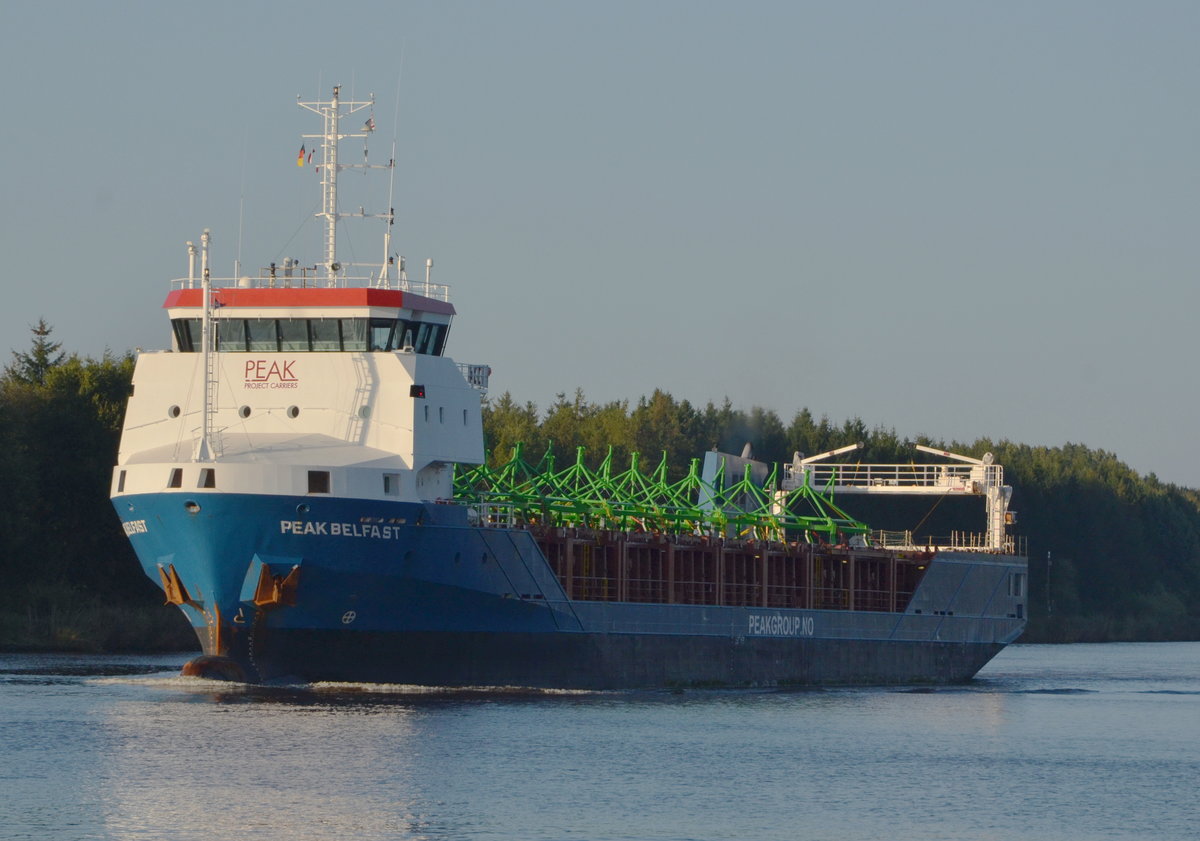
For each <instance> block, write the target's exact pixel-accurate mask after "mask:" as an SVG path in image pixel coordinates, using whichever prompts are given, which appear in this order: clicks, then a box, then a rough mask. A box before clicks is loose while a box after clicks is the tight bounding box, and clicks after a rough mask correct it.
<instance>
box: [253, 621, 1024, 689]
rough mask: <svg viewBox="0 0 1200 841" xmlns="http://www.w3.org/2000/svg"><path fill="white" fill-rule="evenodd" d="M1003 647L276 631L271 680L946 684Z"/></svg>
mask: <svg viewBox="0 0 1200 841" xmlns="http://www.w3.org/2000/svg"><path fill="white" fill-rule="evenodd" d="M1001 648H1003V645H1001V644H998V643H942V642H916V641H888V640H867V639H864V640H853V639H840V640H830V639H754V640H737V639H732V638H720V637H689V636H681V635H670V634H621V633H586V632H585V633H565V632H564V633H553V634H546V633H540V634H539V633H492V632H447V631H440V632H427V631H426V632H422V631H410V632H399V633H390V634H389V633H373V632H365V633H346V632H337V631H317V630H292V631H284V632H278V633H275V634H273V635H272V640H271V642H270V643H268V645H267V650H268V652H269V653H268V654H267V659H268V661H269V663H270V666H271V668H272V669H273V670H274V671H275V679H276V680H284V681H302V682H312V681H318V680H327V681H350V682H358V681H363V682H372V683H389V684H403V685H421V686H460V687H461V686H480V687H486V686H520V687H526V686H528V687H544V688H560V689H590V690H603V689H636V688H686V687H696V688H703V687H782V686H847V685H896V684H948V683H962V682H965V681H968V680H970V679H971V678H972V677H974V676H975V674H976V673H977V672H978V671H979V669H980V668H982V667H983V665H984V664H986V663H987V662H988V661H989V660H990V659H992V657H994V656H995V655H996V653H997V652H999V651H1000V649H1001Z"/></svg>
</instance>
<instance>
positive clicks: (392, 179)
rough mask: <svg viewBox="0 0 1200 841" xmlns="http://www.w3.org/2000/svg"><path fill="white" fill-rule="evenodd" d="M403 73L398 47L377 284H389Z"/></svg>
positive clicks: (383, 285)
mask: <svg viewBox="0 0 1200 841" xmlns="http://www.w3.org/2000/svg"><path fill="white" fill-rule="evenodd" d="M403 74H404V48H403V47H401V49H400V73H398V74H397V75H396V110H395V112H394V116H393V118H392V157H391V159H390V160H388V168H389V169H391V173H389V175H388V212H387V215H386V218H387V225H386V227H385V228H384V231H383V265H382V266H380V267H379V284H378V285H379V286H382V287H387V286H391V265H392V226H393V225H395V224H396V204H395V201H394V200H393V197H394V195H395V192H396V138H397V137H398V136H399V134H400V80H401V78H402V77H403Z"/></svg>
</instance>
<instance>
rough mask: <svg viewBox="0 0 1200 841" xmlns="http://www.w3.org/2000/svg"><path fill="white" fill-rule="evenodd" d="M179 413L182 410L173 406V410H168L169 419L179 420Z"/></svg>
mask: <svg viewBox="0 0 1200 841" xmlns="http://www.w3.org/2000/svg"><path fill="white" fill-rule="evenodd" d="M179 412H180V409H179V407H178V406H172V407H171V408H169V409H167V417H169V418H177V417H179Z"/></svg>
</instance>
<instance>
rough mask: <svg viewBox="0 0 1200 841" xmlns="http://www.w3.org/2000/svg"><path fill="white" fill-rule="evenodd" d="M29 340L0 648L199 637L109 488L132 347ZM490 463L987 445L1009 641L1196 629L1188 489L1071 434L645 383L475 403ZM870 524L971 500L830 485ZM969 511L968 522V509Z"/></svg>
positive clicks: (915, 522) (963, 524)
mask: <svg viewBox="0 0 1200 841" xmlns="http://www.w3.org/2000/svg"><path fill="white" fill-rule="evenodd" d="M31 329H32V333H33V341H32V344H31V347H30V349H29V350H28V351H27V352H15V351H14V352H13V359H12V361H11V362H10V363H9V364H8V365H7V366H6V367H5V369H4V371H3V373H2V374H0V441H3V442H4V447H3V448H0V470H2V471H3V475H4V476H5V477H7V479H6V482H5V483H3V485H0V580H3V581H4V582H5V586H4V588H2V589H0V652H5V651H6V652H14V651H45V652H49V651H59V652H90V651H94V652H117V651H130V652H133V651H137V652H152V651H192V650H194V651H198V650H199V645H198V643H197V641H196V638H195V635H194V633H193V632H192V630H191V628H190V627H189V626H188V624H187V622H186V620H185V619H184V617H183V614H182V613H181V612H180V611H179V610H178V609H177V608H175V607H169V606H164V605H163V599H162V594H161V592H160V591H159V589H158V587H157V586H155V585H154V584H153V583H152V582H151V581H150V580H149V579H148V578H146V577H145V576H144V575H143V574H142V571H141V567H140V566H139V564H138V562H137V560H136V558H135V556H134V554H133V550H132V548H131V547H130V545H129V541H128V540H127V538H126V537H125V535H124V533H123V532H122V530H121V528H120V525H119V521H118V520H117V517H116V515H115V512H114V511H113V509H112V505H111V503H110V502H109V499H108V495H109V483H110V481H111V476H112V467H113V464H114V463H115V461H116V455H117V448H118V441H119V437H120V428H121V421H122V417H123V414H124V410H125V402H126V399H127V397H128V394H129V389H130V383H131V380H132V376H133V364H134V358H133V354H131V353H125V354H123V355H119V356H118V355H115V354H112V353H110V352H106V353H105V354H104V355H103V356H102V357H101V358H100V359H93V358H90V357H80V356H78V355H76V354H70V355H68V354H66V353H64V352H62V351H61V349H60V345H59V343H57V342H54V341H52V340H51V338H50V336H51V332H52V329H51V328H50V326H49V325H47V324H46V323H45V321H39V322H38V323H37V324H36V325H35V326H34V327H32V328H31ZM484 434H485V439H486V444H487V448H488V452H489V458H490V459H491V460H492V461H493V463H499V462H502V461H505V460H507V458H508V456H509V454H510V453H511V452H512V448H513V446H514V445H515V444H517V443H518V442H521V443H522V444H523V445H524V456H525V458H526V459H527V460H528V461H529V462H530V463H533V464H536V463H537V462H538V461H539V459H541V458H542V457H543V455H544V454H545V453H546V452H547V450H551V452H552V453H553V455H554V457H555V458H556V459H557V460H558V463H559V464H560V465H561V464H563V463H564V462H565V460H567V459H570V460H574V458H575V453H576V449H577V448H578V447H583V448H585V451H586V457H587V459H588V461H589V462H590V463H592V464H596V463H598V462H599V461H600V460H601V459H603V458H604V457H605V456H606V455H607V454H608V451H609V448H610V447H611V449H612V453H613V463H614V464H618V465H622V464H623V465H627V464H629V460H630V454H631V453H634V452H638V453H641V454H642V459H643V462H646V461H649V460H653V461H654V462H657V461H658V459H659V458H661V456H662V454H663V453H664V452H665V453H666V454H667V456H668V459H669V461H668V472H669V475H670V476H671V477H673V478H676V479H677V478H682V477H683V476H684V475H685V473H686V471H687V468H688V465H689V463H690V461H691V459H692V458H695V457H699V456H701V455H702V454H703V453H704V452H706V451H708V450H712V449H714V448H715V449H718V450H721V451H723V452H733V453H740V452H742V448H743V446H744V445H745V444H746V443H747V442H749V443H750V445H751V447H752V448H753V451H754V457H755V458H757V459H760V460H762V461H767V462H785V461H790V460H791V458H792V454H793V453H794V452H802V453H806V454H814V453H820V452H825V451H827V450H832V449H835V448H837V447H841V446H845V445H847V444H852V443H857V442H862V443H863V444H864V445H865V446H864V449H863V450H861V451H860V452H859V453H856V460H857V461H861V462H863V463H884V464H894V463H898V464H906V463H910V462H914V461H915V462H918V463H920V462H921V461H922V460H923V459H922V457H921V454H920V453H919V452H917V451H915V450H914V449H913V445H914V444H918V443H920V444H925V445H927V446H930V447H933V448H935V449H939V450H950V451H953V452H960V453H965V454H968V455H973V456H976V457H979V456H982V455H983V454H984V453H985V452H992V453H994V455H995V457H996V462H997V463H998V464H1001V465H1003V466H1004V469H1005V481H1006V482H1007V483H1008V484H1011V485H1012V486H1013V500H1012V506H1011V507H1012V510H1014V511H1016V512H1017V514H1018V523H1017V525H1016V527H1015V529H1014V530H1015V532H1016V533H1018V534H1022V535H1025V536H1026V537H1027V539H1028V546H1029V554H1030V565H1029V566H1030V569H1029V574H1030V575H1029V592H1030V603H1029V617H1030V620H1029V626H1028V628H1027V630H1026V632H1025V635H1024V636H1023V637H1022V638H1021V640H1020V642H1025V643H1041V642H1046V643H1069V642H1115V641H1122V642H1132V641H1168V640H1197V639H1200V492H1197V491H1196V490H1193V489H1190V488H1183V487H1179V486H1177V485H1172V484H1167V483H1163V482H1160V481H1159V480H1158V478H1157V477H1156V476H1154V474H1149V475H1146V476H1141V475H1139V474H1138V473H1136V472H1135V471H1133V470H1131V469H1130V468H1129V467H1128V466H1126V465H1125V464H1123V463H1122V462H1121V461H1119V460H1118V459H1117V457H1116V456H1115V455H1114V454H1112V453H1109V452H1105V451H1103V450H1093V449H1089V448H1088V447H1086V446H1083V445H1081V444H1066V445H1063V446H1061V447H1032V446H1028V445H1024V444H1016V443H1013V442H1010V441H991V440H987V439H979V440H976V441H974V442H957V441H950V442H945V441H937V440H933V439H930V438H927V437H923V436H918V437H915V438H903V439H902V438H900V437H899V436H897V435H896V433H895V431H893V430H889V429H886V428H884V427H875V428H868V427H867V426H866V424H864V423H863V422H862V421H861V420H860V419H858V418H854V419H851V420H847V421H845V422H843V423H841V424H835V423H833V422H831V421H830V420H829V419H828V418H827V417H821V418H819V419H818V418H816V417H814V415H813V414H812V413H811V412H810V411H809V410H808V409H801V410H800V411H798V412H797V413H796V414H795V416H794V417H793V418H792V420H791V422H790V423H787V424H785V423H784V421H783V420H782V419H781V418H780V417H779V416H778V415H777V414H776V413H775V412H773V411H771V410H769V409H763V408H760V407H757V406H756V407H753V408H752V409H750V410H749V411H746V410H742V409H738V408H734V407H733V406H732V405H731V404H730V403H729V401H728V400H726V401H725V402H724V403H723V404H721V405H719V406H718V405H714V404H713V403H709V404H707V405H705V406H703V407H701V406H693V405H692V404H690V403H689V402H688V401H686V400H676V399H675V398H674V397H672V396H671V395H670V394H669V393H668V392H666V391H663V390H656V391H655V392H654V394H653V395H651V396H649V397H641V398H639V399H638V401H637V402H636V403H630V402H629V401H613V402H610V403H604V404H598V403H592V402H590V401H588V400H587V399H586V398H585V397H584V395H583V392H582V391H576V393H575V395H574V396H573V397H567V396H566V395H563V394H560V395H559V396H558V398H557V400H555V402H554V403H553V404H552V405H551V406H549V407H548V408H546V409H545V410H539V408H538V407H537V406H536V405H534V404H533V403H523V404H522V403H518V402H517V401H515V400H514V399H513V398H512V396H511V395H510V394H508V393H505V394H503V395H501V396H500V397H498V398H492V399H490V400H489V402H488V403H487V405H486V406H485V408H484ZM843 502H844V504H846V505H847V507H848V508H849V510H850V511H851V513H852V514H853V515H854V516H855V517H856V518H858V519H861V520H863V521H865V522H867V523H870V524H871V526H872V527H873V528H886V529H900V530H911V531H913V532H914V533H915V534H917V535H920V536H923V535H941V534H949V533H950V531H951V530H954V529H959V530H962V529H967V530H982V523H983V503H982V501H980V500H979V499H977V498H976V499H962V498H955V499H946V500H944V501H943V500H941V499H939V500H936V501H934V502H933V503H931V502H930V501H929V500H928V499H927V498H918V497H909V498H891V499H889V500H887V501H884V502H881V501H880V500H879V499H877V498H871V497H855V498H854V499H853V500H851V501H848V502H846V501H843ZM976 523H978V524H979V525H978V526H977V525H976Z"/></svg>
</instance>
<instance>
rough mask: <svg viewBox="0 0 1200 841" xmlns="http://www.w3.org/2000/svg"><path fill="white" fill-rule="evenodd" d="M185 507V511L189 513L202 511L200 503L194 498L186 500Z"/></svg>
mask: <svg viewBox="0 0 1200 841" xmlns="http://www.w3.org/2000/svg"><path fill="white" fill-rule="evenodd" d="M183 509H184V510H185V511H187V512H188V513H189V514H199V513H200V503H198V502H196V501H195V500H193V499H189V500H188V501H187V502H185V503H184V504H183Z"/></svg>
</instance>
